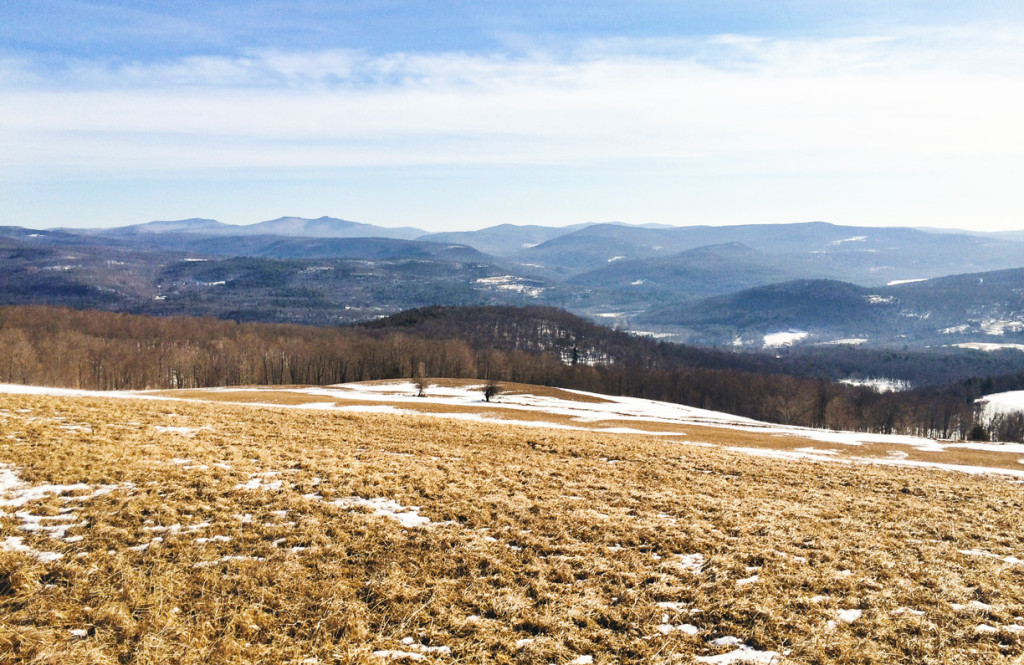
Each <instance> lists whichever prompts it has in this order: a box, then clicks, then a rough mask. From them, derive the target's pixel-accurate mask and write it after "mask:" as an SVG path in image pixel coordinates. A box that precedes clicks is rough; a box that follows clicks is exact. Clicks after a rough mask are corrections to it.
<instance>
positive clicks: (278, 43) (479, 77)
mask: <svg viewBox="0 0 1024 665" xmlns="http://www.w3.org/2000/svg"><path fill="white" fill-rule="evenodd" d="M1021 118H1024V3H1020V2H1019V1H1018V0H1005V1H995V0H992V1H988V0H976V1H974V2H970V3H967V2H962V1H959V0H958V1H955V2H954V1H950V0H921V1H912V2H911V1H901V0H890V1H878V0H858V1H855V2H851V1H848V0H836V1H828V2H826V1H824V0H823V1H820V2H813V1H810V0H773V1H772V2H764V1H763V0H716V1H711V0H705V1H704V2H689V1H686V0H680V1H675V2H672V1H668V0H634V1H633V2H629V3H624V2H621V1H619V0H616V1H614V2H613V1H608V0H591V1H588V2H557V1H552V0H548V1H543V2H542V1H535V0H519V1H517V2H508V1H507V0H504V1H500V2H493V1H490V0H477V1H475V2H468V1H464V2H459V1H451V0H419V1H417V0H376V1H373V2H370V1H363V0H349V1H346V2H335V1H327V0H291V1H288V2H285V1H284V0H246V1H244V2H242V1H234V2H233V1H223V0H202V1H200V0H191V1H183V0H178V1H176V2H167V1H166V0H161V1H150V0H135V1H128V0H102V1H100V0H96V1H93V0H80V1H72V0H9V1H8V2H4V3H0V225H17V226H26V227H31V228H50V227H57V226H63V227H107V226H121V225H127V224H135V223H141V222H147V221H151V220H172V219H185V218H191V217H204V218H212V219H217V220H220V221H222V222H226V223H232V224H247V223H255V222H259V221H263V220H267V219H273V218H276V217H281V216H291V215H294V216H302V217H319V216H321V215H329V216H332V217H340V218H343V219H349V220H353V221H359V222H364V223H371V224H378V225H382V226H415V227H419V228H422V229H425V230H428V231H441V230H471V229H477V228H483V227H486V226H492V225H495V224H504V223H511V224H544V225H551V226H562V225H568V224H576V223H581V222H606V221H620V222H627V223H636V224H648V223H658V224H669V225H677V226H689V225H697V224H710V225H724V224H748V223H787V222H806V221H826V222H832V223H836V224H847V225H863V226H915V227H944V228H961V229H970V230H975V231H998V230H1011V229H1024V186H1021V183H1020V180H1021V176H1022V175H1024V122H1021Z"/></svg>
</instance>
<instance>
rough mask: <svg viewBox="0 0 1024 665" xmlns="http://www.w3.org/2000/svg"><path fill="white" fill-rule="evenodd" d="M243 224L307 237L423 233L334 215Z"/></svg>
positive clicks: (406, 237) (252, 229)
mask: <svg viewBox="0 0 1024 665" xmlns="http://www.w3.org/2000/svg"><path fill="white" fill-rule="evenodd" d="M243 228H245V229H246V230H247V231H248V232H250V233H253V234H257V235H278V236H302V237H307V238H398V239H403V240H412V239H414V238H418V237H420V236H422V235H423V234H424V233H425V232H424V231H423V230H422V229H414V228H411V227H399V228H390V227H385V226H375V225H373V224H362V223H359V222H350V221H348V220H344V219H336V218H334V217H319V218H317V219H305V218H302V217H280V218H278V219H272V220H270V221H267V222H260V223H258V224H250V225H247V226H245V227H243Z"/></svg>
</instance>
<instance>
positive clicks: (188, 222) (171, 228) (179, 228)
mask: <svg viewBox="0 0 1024 665" xmlns="http://www.w3.org/2000/svg"><path fill="white" fill-rule="evenodd" d="M239 228H241V227H236V226H232V225H231V224H224V223H223V222H218V221H217V220H215V219H203V218H200V217H193V218H191V219H179V220H173V221H164V222H146V223H145V224H133V225H131V226H122V227H118V228H113V229H94V230H93V231H95V232H98V233H102V234H103V235H112V236H117V235H138V234H147V233H202V234H209V235H221V234H229V233H232V232H234V231H236V230H237V229H239Z"/></svg>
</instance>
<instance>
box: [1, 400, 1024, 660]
mask: <svg viewBox="0 0 1024 665" xmlns="http://www.w3.org/2000/svg"><path fill="white" fill-rule="evenodd" d="M526 391H527V389H526V388H525V387H516V386H507V387H506V395H507V399H508V401H507V402H506V403H505V405H504V406H502V404H501V400H502V398H499V403H498V404H496V405H495V406H494V407H493V408H494V409H497V410H492V411H487V414H488V416H489V417H490V418H491V419H492V421H487V422H479V421H475V420H472V419H469V418H468V417H469V416H472V415H473V413H472V411H473V408H472V405H467V404H465V403H453V404H451V405H448V406H446V405H445V404H444V403H442V402H441V401H438V402H437V403H429V404H428V403H426V402H425V403H424V405H423V406H415V404H413V405H410V403H409V400H405V401H404V402H401V404H400V406H401V411H400V412H388V408H391V407H394V404H391V403H389V402H388V401H387V399H383V398H381V399H377V398H373V399H371V398H372V397H373V395H372V394H368V395H367V398H366V399H364V400H362V401H361V400H358V399H355V398H353V399H351V400H349V402H347V404H348V406H355V407H360V406H362V407H364V408H377V409H379V410H380V411H382V412H380V413H372V412H371V413H366V412H358V411H349V410H344V409H343V408H339V407H328V406H326V405H324V404H320V403H325V402H331V403H333V404H337V403H339V402H337V401H334V400H332V399H329V398H328V397H324V396H316V395H313V396H309V395H306V396H305V397H302V396H301V394H300V393H297V392H288V391H247V392H242V391H203V392H201V393H194V394H190V395H183V394H175V395H173V397H178V398H181V397H188V398H190V399H187V400H185V399H176V400H171V399H163V398H162V397H160V396H153V395H150V399H124V398H113V397H101V396H68V397H57V396H47V395H15V394H8V395H0V662H3V663H22V662H24V663H69V664H76V663H183V664H184V663H367V664H376V665H386V664H388V663H404V662H430V663H527V664H537V665H547V664H548V663H557V664H559V665H565V664H569V663H575V664H578V665H582V664H585V663H591V662H592V663H598V664H604V663H652V664H658V663H719V664H721V663H739V662H755V663H778V664H782V663H844V664H850V663H935V664H939V663H970V664H971V665H976V664H978V663H1004V662H1005V663H1020V662H1024V526H1022V522H1024V520H1022V518H1021V516H1022V511H1024V485H1022V484H1021V481H1020V479H1019V478H1017V477H1015V476H1013V475H994V474H979V473H962V472H956V471H950V470H945V469H935V468H913V467H902V466H888V465H882V464H874V463H869V462H867V461H865V460H866V459H867V458H869V457H872V456H877V458H878V459H879V460H891V459H894V458H896V457H899V456H896V455H893V454H892V453H891V452H890V451H891V450H892V444H885V443H877V442H876V443H872V444H870V445H866V446H861V447H859V448H858V449H857V452H856V459H855V458H854V457H852V456H850V455H849V454H847V452H846V449H844V451H842V453H841V454H839V453H832V452H829V453H827V454H826V453H822V454H820V455H818V456H817V457H816V456H814V455H809V456H807V457H806V458H805V457H801V456H799V455H794V456H792V459H776V458H774V457H770V456H769V457H765V456H763V455H756V454H751V453H750V452H741V451H738V450H734V449H733V448H737V447H739V448H744V449H760V450H765V451H769V452H771V453H773V454H774V453H779V452H780V451H782V452H786V451H800V450H804V449H806V448H807V447H808V446H817V447H818V448H822V447H823V446H822V444H821V442H820V441H818V442H817V443H815V442H814V441H813V440H808V439H803V438H801V436H800V435H799V434H794V433H792V432H791V433H789V434H780V433H779V432H777V431H773V430H770V429H766V430H764V431H759V430H758V429H757V428H754V427H751V428H746V429H744V428H742V427H738V426H724V425H714V424H713V423H709V422H705V423H703V424H695V423H691V424H686V425H685V426H682V425H679V424H674V423H671V422H661V421H657V422H655V421H651V422H650V423H649V424H648V425H644V424H643V423H642V422H640V421H639V420H637V419H634V418H625V419H620V420H605V421H600V422H598V421H592V422H589V423H585V422H583V421H582V420H580V419H579V418H574V417H573V416H572V415H567V414H566V413H555V414H552V415H550V416H549V417H548V418H547V419H545V418H544V417H542V416H541V415H538V414H539V413H540V412H539V411H527V410H524V409H522V408H513V407H515V406H516V404H517V402H516V400H515V399H514V397H515V395H516V394H520V395H525V394H526ZM539 392H540V389H537V390H536V391H535V393H539ZM296 395H299V396H298V397H297V396H296ZM552 396H554V397H559V398H563V399H567V400H568V399H570V396H569V395H567V394H564V393H561V392H559V393H558V394H557V395H554V394H553V395H552ZM378 397H379V396H378ZM577 397H578V399H579V400H580V404H581V405H586V404H589V405H590V406H589V407H587V408H603V405H602V400H601V399H600V398H597V397H593V396H577ZM524 399H525V398H524ZM242 401H246V402H259V404H239V403H237V402H242ZM273 402H280V403H281V404H282V405H280V406H273V405H268V403H273ZM310 403H313V405H314V406H316V405H317V404H320V407H319V408H295V407H296V405H303V404H305V405H307V406H308V405H309V404H310ZM395 404H397V402H395ZM385 407H387V408H385ZM481 408H482V407H481ZM581 408H582V407H581ZM417 410H422V411H424V412H430V413H416V411H417ZM442 414H452V415H451V417H448V416H445V417H441V415H442ZM502 417H504V418H507V419H508V420H515V421H516V423H518V424H516V423H510V422H505V423H501V422H494V421H493V419H495V418H502ZM548 421H549V422H550V424H552V425H556V426H560V427H562V429H555V428H551V427H546V426H544V422H548ZM570 427H571V428H570ZM645 427H649V429H650V432H649V433H624V431H623V430H625V429H631V430H643V429H644V428H645ZM602 430H604V431H602ZM609 430H611V431H609ZM876 448H877V449H876ZM905 448H906V453H905V456H903V457H900V459H902V460H908V459H913V458H914V456H927V455H932V456H933V457H936V460H935V461H936V462H948V461H949V459H947V458H946V457H941V456H942V455H944V454H946V453H945V452H941V451H940V452H936V451H929V450H920V449H918V448H915V447H913V446H907V447H905ZM990 453H991V454H990ZM949 454H950V455H953V459H954V460H955V463H957V464H961V463H963V464H969V463H972V462H971V460H974V459H975V457H974V456H976V455H981V458H979V459H978V460H975V461H976V462H977V463H978V464H980V465H983V466H992V467H1000V466H1002V467H1004V468H1011V467H1012V465H1013V464H1017V465H1018V466H1017V469H1024V466H1020V464H1019V461H1018V460H1019V459H1020V458H1021V457H1022V456H1021V455H1017V456H1016V457H1015V458H1014V459H1013V460H1011V459H1010V458H1009V457H1006V455H1005V454H1001V453H998V452H991V451H985V450H974V449H957V450H952V451H949ZM956 455H962V456H963V459H960V458H956ZM999 455H1002V456H999ZM1011 457H1012V456H1011ZM832 458H835V459H832ZM1004 458H1005V459H1004ZM995 462H998V463H995Z"/></svg>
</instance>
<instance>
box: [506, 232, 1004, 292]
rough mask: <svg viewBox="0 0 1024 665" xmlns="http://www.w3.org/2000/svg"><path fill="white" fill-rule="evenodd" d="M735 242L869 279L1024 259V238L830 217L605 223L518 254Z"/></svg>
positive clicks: (800, 269)
mask: <svg viewBox="0 0 1024 665" xmlns="http://www.w3.org/2000/svg"><path fill="white" fill-rule="evenodd" d="M727 243H742V244H745V245H747V246H750V247H754V248H756V249H757V250H758V251H759V252H762V253H764V254H769V255H774V256H777V257H780V259H781V263H783V264H784V265H786V266H788V267H789V269H790V270H792V271H793V272H797V273H801V274H802V275H804V276H827V277H832V278H836V279H841V280H844V281H850V282H854V283H858V284H864V285H884V284H886V283H888V282H890V281H896V280H906V279H918V278H925V277H938V276H942V275H949V274H953V273H958V272H975V271H979V272H980V271H984V270H991V269H1001V268H1014V267H1019V266H1024V242H1015V241H1011V240H1004V239H1000V238H993V237H980V236H974V235H962V234H935V233H927V232H924V231H919V230H916V229H906V228H871V227H851V226H836V225H833V224H825V223H822V222H811V223H806V224H784V225H771V224H759V225H744V226H727V227H707V226H692V227H682V228H670V229H649V228H639V227H633V226H627V225H621V224H598V225H593V226H589V227H587V228H585V229H582V230H580V231H576V232H574V233H569V234H566V235H562V236H559V237H557V238H553V239H552V240H549V241H547V242H544V243H542V244H540V245H538V246H537V247H533V248H529V249H526V250H523V251H522V252H519V253H517V254H516V255H515V258H516V259H518V260H520V261H522V262H524V263H534V264H540V265H544V266H547V267H548V268H550V269H553V270H558V271H559V272H560V273H561V274H564V275H566V276H571V275H576V274H580V273H584V272H589V271H593V270H597V269H599V268H600V267H602V266H604V265H607V264H609V263H613V262H615V261H622V260H650V259H652V258H657V257H664V256H667V255H671V254H676V253H679V252H684V251H686V250H689V249H695V248H697V247H702V246H707V245H720V244H727Z"/></svg>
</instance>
